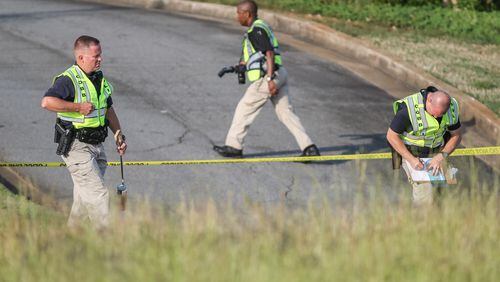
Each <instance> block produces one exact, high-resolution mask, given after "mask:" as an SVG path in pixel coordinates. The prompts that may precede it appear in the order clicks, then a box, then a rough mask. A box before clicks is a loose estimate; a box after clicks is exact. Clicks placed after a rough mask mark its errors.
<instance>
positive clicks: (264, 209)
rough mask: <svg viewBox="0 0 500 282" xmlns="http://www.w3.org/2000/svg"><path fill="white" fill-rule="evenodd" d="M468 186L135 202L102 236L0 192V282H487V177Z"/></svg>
mask: <svg viewBox="0 0 500 282" xmlns="http://www.w3.org/2000/svg"><path fill="white" fill-rule="evenodd" d="M471 183H473V187H469V188H470V189H452V190H449V191H448V192H447V193H444V194H443V195H441V197H440V198H439V201H438V203H437V204H435V205H433V206H430V207H428V208H425V209H421V208H415V207H412V205H411V203H410V201H409V199H408V198H407V197H408V193H401V194H400V196H399V197H396V198H388V197H387V196H385V194H384V193H378V192H377V191H370V193H369V195H370V196H367V194H366V193H364V192H362V191H361V190H360V192H359V193H356V195H355V197H353V198H352V199H351V200H349V201H347V202H344V203H343V204H341V205H337V204H335V205H332V204H331V203H329V202H328V201H326V200H323V201H321V200H320V201H311V202H310V203H309V205H307V207H306V208H289V207H287V206H286V205H285V204H279V203H278V204H276V205H275V206H271V207H270V206H263V205H260V204H258V203H247V204H246V205H245V206H243V207H241V206H240V207H238V208H237V209H236V208H233V207H232V206H231V205H230V204H227V205H216V204H214V203H213V202H212V201H210V200H207V201H206V202H205V203H201V204H200V203H199V204H193V203H189V202H185V203H183V204H180V205H179V206H178V207H177V208H175V209H173V210H168V211H167V210H164V209H162V207H159V206H155V205H153V204H148V203H147V202H145V203H143V204H140V205H137V206H135V207H134V210H133V211H130V213H129V214H127V215H126V216H125V217H120V216H119V215H118V214H117V213H115V220H114V221H113V224H112V226H111V227H110V228H109V230H107V231H106V232H102V233H100V232H95V231H93V230H92V229H87V228H85V227H82V228H81V229H78V230H69V229H67V228H66V227H65V218H63V216H61V215H60V214H59V213H56V212H53V211H50V210H46V209H44V208H40V207H37V206H35V205H33V204H31V203H29V202H27V201H25V200H23V199H21V198H19V197H13V196H11V195H7V194H6V193H4V192H3V193H2V194H0V281H333V280H337V281H353V280H354V281H498V280H499V279H500V268H499V267H498V266H499V265H500V244H499V242H500V225H499V220H498V216H499V195H498V192H499V191H498V188H499V187H498V186H499V183H498V179H497V181H496V182H495V183H494V184H493V187H492V186H487V185H480V184H478V183H477V182H475V184H474V181H471ZM405 187H407V186H405ZM358 188H359V189H363V187H358ZM114 206H116V205H114ZM115 212H116V211H115Z"/></svg>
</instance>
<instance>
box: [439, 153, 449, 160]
mask: <svg viewBox="0 0 500 282" xmlns="http://www.w3.org/2000/svg"><path fill="white" fill-rule="evenodd" d="M441 155H443V158H445V159H446V158H448V156H449V155H450V154H449V153H446V152H441Z"/></svg>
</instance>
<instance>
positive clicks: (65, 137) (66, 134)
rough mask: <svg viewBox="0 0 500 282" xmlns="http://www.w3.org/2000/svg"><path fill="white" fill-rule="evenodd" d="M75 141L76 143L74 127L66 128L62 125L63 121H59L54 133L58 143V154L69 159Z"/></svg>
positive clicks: (55, 140)
mask: <svg viewBox="0 0 500 282" xmlns="http://www.w3.org/2000/svg"><path fill="white" fill-rule="evenodd" d="M73 141H75V131H74V129H73V127H72V126H71V127H69V128H66V127H65V126H64V125H62V124H61V120H60V119H57V121H56V125H55V133H54V142H55V143H58V145H57V150H56V154H57V155H59V156H61V155H62V156H65V157H67V156H68V153H69V151H70V150H71V145H73Z"/></svg>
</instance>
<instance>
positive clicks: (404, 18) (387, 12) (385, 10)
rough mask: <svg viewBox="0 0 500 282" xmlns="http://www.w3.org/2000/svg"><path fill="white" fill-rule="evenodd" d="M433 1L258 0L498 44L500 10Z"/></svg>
mask: <svg viewBox="0 0 500 282" xmlns="http://www.w3.org/2000/svg"><path fill="white" fill-rule="evenodd" d="M376 2H387V3H376ZM396 2H398V3H396ZM403 2H404V3H406V5H404V6H403V5H401V3H403ZM423 2H427V4H426V5H424V6H416V5H417V4H418V3H423ZM436 2H441V1H420V0H409V1H402V0H401V1H397V0H378V1H366V0H365V1H363V0H357V1H356V0H355V1H337V0H279V1H276V0H261V1H258V3H259V4H260V5H261V6H263V7H267V8H274V9H279V10H287V11H293V12H301V13H310V14H318V15H323V16H327V17H334V18H339V19H343V20H352V21H359V22H365V23H370V24H377V25H381V26H387V27H393V26H394V27H397V28H402V29H411V30H416V31H421V32H424V33H426V34H431V35H436V36H439V35H446V36H450V37H455V38H460V39H465V40H469V41H473V42H479V43H493V44H500V12H498V11H494V12H479V11H476V10H471V9H458V10H454V9H446V8H441V7H440V6H436V5H432V4H434V3H436ZM465 2H467V3H472V2H474V3H478V2H480V1H473V0H468V1H463V5H466V3H465ZM460 3H461V2H460ZM411 4H414V5H411ZM472 4H473V3H472ZM472 4H471V5H472ZM461 5H462V4H461Z"/></svg>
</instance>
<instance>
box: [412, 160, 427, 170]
mask: <svg viewBox="0 0 500 282" xmlns="http://www.w3.org/2000/svg"><path fill="white" fill-rule="evenodd" d="M410 164H411V167H412V168H413V169H416V170H422V169H424V164H423V163H422V161H421V160H420V159H419V158H413V160H411V161H410Z"/></svg>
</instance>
